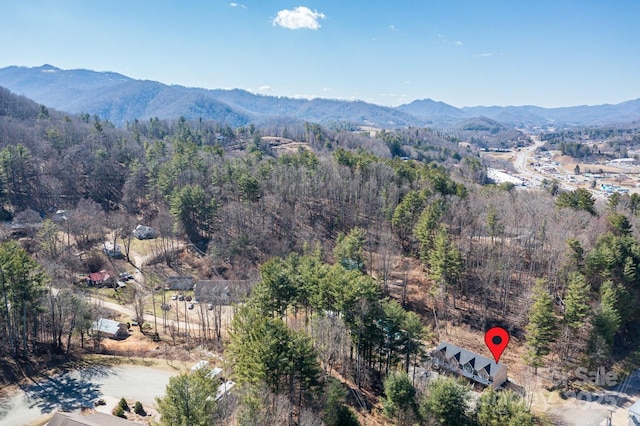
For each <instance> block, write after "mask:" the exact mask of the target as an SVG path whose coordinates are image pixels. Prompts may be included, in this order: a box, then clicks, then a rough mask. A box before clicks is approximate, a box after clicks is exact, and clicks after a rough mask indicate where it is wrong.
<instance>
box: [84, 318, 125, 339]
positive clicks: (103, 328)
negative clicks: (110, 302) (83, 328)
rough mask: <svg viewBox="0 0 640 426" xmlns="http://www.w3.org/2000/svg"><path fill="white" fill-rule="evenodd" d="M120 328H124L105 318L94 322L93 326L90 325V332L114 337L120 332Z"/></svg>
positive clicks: (119, 323) (116, 322) (122, 325)
mask: <svg viewBox="0 0 640 426" xmlns="http://www.w3.org/2000/svg"><path fill="white" fill-rule="evenodd" d="M121 327H124V324H122V323H121V322H118V321H114V320H110V319H107V318H100V319H99V320H98V321H94V322H93V324H91V329H92V330H95V331H100V332H102V333H106V334H113V335H114V336H115V335H117V334H118V333H119V332H120V330H121Z"/></svg>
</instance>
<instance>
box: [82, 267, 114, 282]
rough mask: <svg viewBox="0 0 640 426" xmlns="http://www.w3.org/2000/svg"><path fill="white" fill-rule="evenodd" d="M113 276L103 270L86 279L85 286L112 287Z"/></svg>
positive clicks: (111, 273)
mask: <svg viewBox="0 0 640 426" xmlns="http://www.w3.org/2000/svg"><path fill="white" fill-rule="evenodd" d="M114 279H115V275H114V274H113V272H111V271H107V270H105V269H103V270H102V271H98V272H93V273H91V274H89V276H88V277H87V285H96V286H98V285H113V281H114Z"/></svg>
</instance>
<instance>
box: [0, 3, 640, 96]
mask: <svg viewBox="0 0 640 426" xmlns="http://www.w3.org/2000/svg"><path fill="white" fill-rule="evenodd" d="M638 17H640V1H638V0H615V1H605V0H601V1H592V0H580V1H574V0H552V1H547V0H536V1H527V0H500V1H499V0H468V1H463V0H438V1H436V0H393V1H392V0H367V1H360V0H358V1H355V0H343V1H338V0H331V1H306V0H296V1H280V0H237V1H234V2H230V1H218V0H208V1H195V0H186V1H184V0H183V1H178V0H175V1H171V0H111V1H99V0H29V1H21V0H0V67H4V66H9V65H22V66H39V65H42V64H45V63H48V64H51V65H54V66H57V67H60V68H63V69H72V68H86V69H93V70H98V71H115V72H119V73H122V74H125V75H127V76H130V77H133V78H139V79H147V80H157V81H161V82H163V83H167V84H180V85H185V86H195V87H205V88H211V89H214V88H242V89H247V90H250V91H252V92H255V93H263V94H268V95H277V96H303V97H325V98H333V99H361V100H365V101H368V102H373V103H377V104H381V105H390V106H395V105H400V104H403V103H408V102H411V101H413V100H415V99H424V98H431V99H434V100H438V101H443V102H446V103H449V104H452V105H455V106H458V107H461V106H474V105H539V106H544V107H557V106H572V105H583V104H588V105H593V104H601V103H619V102H623V101H625V100H630V99H636V98H640V25H638Z"/></svg>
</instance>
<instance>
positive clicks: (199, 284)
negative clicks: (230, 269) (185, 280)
mask: <svg viewBox="0 0 640 426" xmlns="http://www.w3.org/2000/svg"><path fill="white" fill-rule="evenodd" d="M254 284H255V283H254V282H253V281H250V280H200V281H196V283H195V284H194V287H193V294H194V298H195V300H196V301H197V302H199V303H213V304H219V305H228V304H231V303H238V302H240V301H242V300H243V299H244V297H246V296H247V294H249V291H250V290H251V288H252V287H253V285H254Z"/></svg>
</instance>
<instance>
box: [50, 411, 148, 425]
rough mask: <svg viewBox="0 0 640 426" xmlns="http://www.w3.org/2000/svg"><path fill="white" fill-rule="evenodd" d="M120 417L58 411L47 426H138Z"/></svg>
mask: <svg viewBox="0 0 640 426" xmlns="http://www.w3.org/2000/svg"><path fill="white" fill-rule="evenodd" d="M139 425H140V423H135V422H132V421H129V420H126V419H123V418H120V417H116V416H112V415H109V414H105V413H93V414H90V415H87V416H84V415H82V414H79V413H62V412H60V411H58V412H57V413H55V414H54V415H53V417H52V418H51V420H49V423H47V426H139Z"/></svg>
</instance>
